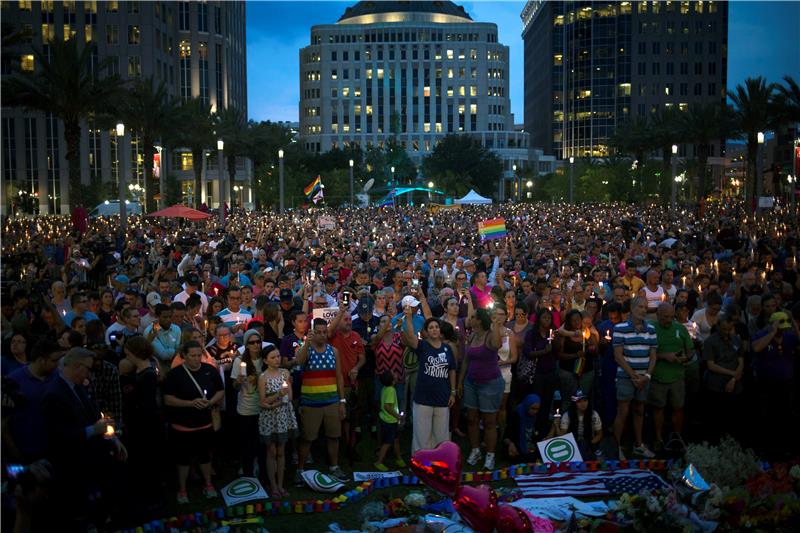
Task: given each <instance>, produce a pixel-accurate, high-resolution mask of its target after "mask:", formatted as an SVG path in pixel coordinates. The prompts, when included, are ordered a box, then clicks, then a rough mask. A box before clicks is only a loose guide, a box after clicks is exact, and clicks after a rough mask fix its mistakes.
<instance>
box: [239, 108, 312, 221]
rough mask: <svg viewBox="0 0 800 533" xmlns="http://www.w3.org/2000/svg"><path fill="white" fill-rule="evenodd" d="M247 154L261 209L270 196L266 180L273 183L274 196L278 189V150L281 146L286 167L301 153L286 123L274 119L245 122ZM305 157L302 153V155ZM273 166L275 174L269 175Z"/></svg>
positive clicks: (256, 197)
mask: <svg viewBox="0 0 800 533" xmlns="http://www.w3.org/2000/svg"><path fill="white" fill-rule="evenodd" d="M247 129H248V134H247V140H248V144H247V154H246V155H247V156H248V157H249V158H250V159H251V160H252V161H253V169H254V172H253V183H252V184H251V188H252V189H253V191H255V192H254V194H253V200H254V203H255V207H256V209H260V208H261V206H262V205H263V204H264V202H265V201H266V199H267V198H269V197H271V189H270V185H269V184H268V183H267V182H268V181H273V180H274V182H275V187H274V189H275V191H276V192H275V197H277V191H278V172H277V168H278V150H280V149H281V148H283V149H284V152H285V154H284V155H285V158H284V161H285V162H287V163H288V165H287V170H288V168H289V167H291V166H292V165H294V164H295V163H296V162H298V161H299V159H298V155H299V154H301V153H303V151H302V148H301V147H300V146H299V145H298V144H297V143H292V133H291V131H290V130H289V128H287V127H286V126H284V125H282V124H278V123H275V122H270V121H268V120H267V121H264V122H253V121H250V122H249V123H248V125H247ZM303 157H305V154H303ZM273 168H274V169H275V172H274V176H273V175H272V171H273Z"/></svg>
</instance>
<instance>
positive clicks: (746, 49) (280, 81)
mask: <svg viewBox="0 0 800 533" xmlns="http://www.w3.org/2000/svg"><path fill="white" fill-rule="evenodd" d="M456 3H457V4H458V5H463V6H464V9H465V10H466V11H467V13H469V14H470V16H472V18H473V19H474V20H480V21H482V22H494V23H496V24H497V25H498V33H499V35H498V38H499V40H500V42H502V43H503V44H505V45H507V46H509V47H510V62H511V67H510V85H511V95H510V96H511V111H512V113H513V114H514V120H515V122H516V123H517V124H520V123H522V120H523V116H522V115H523V112H522V110H523V106H524V102H523V43H522V38H521V33H522V21H521V19H520V17H519V14H520V12H521V11H522V8H523V6H524V5H525V2H511V1H509V2H505V1H503V2H494V1H491V2H490V1H477V2H456ZM354 4H355V2H339V1H330V2H248V3H247V50H248V54H247V57H248V60H247V62H248V68H247V75H248V89H249V91H248V98H249V101H248V107H249V114H250V117H249V118H250V119H252V120H256V121H261V120H271V121H291V122H296V121H298V120H299V116H298V114H299V100H300V94H299V90H300V89H299V88H300V74H299V66H298V61H297V58H298V54H299V51H300V49H301V48H302V47H304V46H307V45H308V43H309V38H310V32H311V26H313V25H315V24H333V23H335V22H336V21H337V20H338V19H339V17H340V16H341V15H342V14H343V13H344V10H345V9H346V8H347V7H349V6H352V5H354ZM265 21H276V22H265ZM277 21H280V23H279V27H276V26H277V25H278V22H277ZM798 34H800V2H731V4H730V19H729V61H728V87H729V88H732V87H735V86H736V85H738V84H740V83H742V82H743V81H744V79H745V78H747V77H755V76H759V75H761V76H764V77H766V78H767V79H768V80H769V81H772V82H777V81H780V79H781V77H782V76H784V75H787V74H788V75H792V74H795V75H796V73H797V72H798V71H800V43H799V42H797V40H796V36H797V35H798ZM743 36H747V37H746V38H744V37H743ZM776 36H777V37H776ZM793 36H794V37H793ZM264 58H270V61H265V60H264ZM261 88H265V89H266V88H269V91H264V90H262V89H261ZM265 94H268V95H269V96H268V97H265Z"/></svg>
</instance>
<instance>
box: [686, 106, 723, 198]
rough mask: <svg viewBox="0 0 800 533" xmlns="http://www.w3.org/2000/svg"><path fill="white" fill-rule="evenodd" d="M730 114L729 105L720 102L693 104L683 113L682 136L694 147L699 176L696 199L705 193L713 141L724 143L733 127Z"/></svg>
mask: <svg viewBox="0 0 800 533" xmlns="http://www.w3.org/2000/svg"><path fill="white" fill-rule="evenodd" d="M731 115H732V111H731V109H730V107H729V106H727V105H725V104H724V103H721V102H709V103H704V104H703V103H698V104H693V105H691V106H689V109H688V110H687V111H686V112H685V113H684V114H683V133H682V137H683V138H684V139H686V140H688V141H689V142H691V143H692V144H694V145H695V147H696V155H697V167H698V168H697V171H698V178H699V180H698V184H697V199H698V201H700V200H701V199H702V198H703V197H704V196H705V194H706V176H707V172H708V168H707V167H708V158H709V156H711V147H712V146H713V144H714V142H719V143H720V144H722V143H724V142H725V139H726V138H727V137H728V136H729V135H730V134H731V133H732V131H733V129H734V124H733V120H732V118H731Z"/></svg>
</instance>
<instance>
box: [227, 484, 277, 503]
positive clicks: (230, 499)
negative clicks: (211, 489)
mask: <svg viewBox="0 0 800 533" xmlns="http://www.w3.org/2000/svg"><path fill="white" fill-rule="evenodd" d="M222 498H223V499H224V500H225V505H227V506H228V507H233V506H235V505H239V504H240V503H243V502H247V501H250V500H266V499H267V498H269V496H268V495H267V491H265V490H264V487H262V486H261V483H260V482H259V481H258V479H256V478H254V477H240V478H239V479H236V480H234V481H231V482H230V483H229V484H228V485H227V486H226V487H225V488H224V489H222Z"/></svg>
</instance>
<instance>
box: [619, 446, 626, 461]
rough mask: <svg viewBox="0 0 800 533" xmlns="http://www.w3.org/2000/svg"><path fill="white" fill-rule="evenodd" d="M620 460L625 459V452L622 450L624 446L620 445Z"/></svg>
mask: <svg viewBox="0 0 800 533" xmlns="http://www.w3.org/2000/svg"><path fill="white" fill-rule="evenodd" d="M619 460H620V461H625V460H626V459H625V453H624V452H623V451H622V446H620V447H619Z"/></svg>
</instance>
